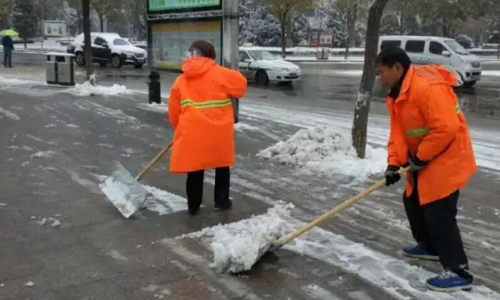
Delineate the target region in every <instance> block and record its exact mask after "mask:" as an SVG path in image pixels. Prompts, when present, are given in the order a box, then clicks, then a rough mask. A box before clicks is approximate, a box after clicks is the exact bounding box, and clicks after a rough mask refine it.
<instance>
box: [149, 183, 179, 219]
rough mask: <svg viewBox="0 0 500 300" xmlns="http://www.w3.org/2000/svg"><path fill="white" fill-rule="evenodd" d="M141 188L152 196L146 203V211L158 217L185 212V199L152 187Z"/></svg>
mask: <svg viewBox="0 0 500 300" xmlns="http://www.w3.org/2000/svg"><path fill="white" fill-rule="evenodd" d="M143 187H144V189H146V191H147V192H148V193H150V194H152V195H153V199H151V198H149V199H148V200H147V201H146V205H145V207H146V209H148V210H150V211H152V212H156V213H158V215H160V216H162V215H168V214H172V213H176V212H179V211H185V210H187V200H186V199H184V198H182V197H180V196H177V195H174V194H171V193H169V192H166V191H163V190H160V189H157V188H155V187H152V186H147V185H143Z"/></svg>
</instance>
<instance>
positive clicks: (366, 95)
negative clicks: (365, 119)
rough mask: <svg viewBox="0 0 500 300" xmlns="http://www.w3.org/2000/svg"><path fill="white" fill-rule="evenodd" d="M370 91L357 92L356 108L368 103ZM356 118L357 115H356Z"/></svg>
mask: <svg viewBox="0 0 500 300" xmlns="http://www.w3.org/2000/svg"><path fill="white" fill-rule="evenodd" d="M370 96H371V95H370V93H364V94H363V93H358V99H357V100H356V108H357V109H361V108H362V107H365V106H366V105H367V103H368V98H370ZM356 118H357V116H356Z"/></svg>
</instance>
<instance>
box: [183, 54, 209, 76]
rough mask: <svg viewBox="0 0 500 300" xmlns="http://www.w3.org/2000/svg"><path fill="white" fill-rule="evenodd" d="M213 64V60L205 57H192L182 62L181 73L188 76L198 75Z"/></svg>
mask: <svg viewBox="0 0 500 300" xmlns="http://www.w3.org/2000/svg"><path fill="white" fill-rule="evenodd" d="M214 65H215V60H213V59H210V58H206V57H193V58H190V59H187V60H185V61H184V62H183V63H182V73H184V75H185V76H186V77H188V78H194V77H200V76H202V75H203V74H205V73H206V72H207V71H208V70H209V69H210V68H211V67H213V66H214Z"/></svg>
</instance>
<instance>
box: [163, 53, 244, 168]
mask: <svg viewBox="0 0 500 300" xmlns="http://www.w3.org/2000/svg"><path fill="white" fill-rule="evenodd" d="M182 71H183V74H182V75H181V76H179V77H178V78H177V79H176V81H175V83H174V85H173V87H172V90H171V92H170V98H169V101H168V116H169V119H170V123H171V124H172V127H173V128H174V130H175V133H174V141H173V147H172V155H171V157H170V171H171V172H174V173H186V172H192V171H198V170H205V169H212V168H218V167H230V166H234V164H235V150H234V149H235V146H234V112H233V105H232V101H231V98H241V97H243V96H244V95H245V93H246V90H247V80H246V79H245V77H243V75H241V73H240V72H239V71H235V70H231V69H227V68H224V67H221V66H219V65H217V64H216V62H215V61H214V60H213V59H209V58H205V57H194V58H191V59H188V60H186V61H185V62H184V63H183V66H182Z"/></svg>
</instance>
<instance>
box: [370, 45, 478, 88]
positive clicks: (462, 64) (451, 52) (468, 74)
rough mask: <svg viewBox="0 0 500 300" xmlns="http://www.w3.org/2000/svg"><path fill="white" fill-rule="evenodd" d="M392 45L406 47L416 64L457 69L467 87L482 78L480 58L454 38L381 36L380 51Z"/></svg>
mask: <svg viewBox="0 0 500 300" xmlns="http://www.w3.org/2000/svg"><path fill="white" fill-rule="evenodd" d="M391 46H397V47H400V48H402V49H404V50H405V51H406V52H407V53H408V56H410V58H411V60H412V62H413V63H415V64H438V65H443V66H445V67H447V68H449V69H451V70H453V71H455V72H456V73H457V74H459V75H460V77H461V78H460V79H461V81H462V82H463V85H464V86H466V87H472V86H473V85H474V84H476V82H477V81H479V80H480V79H481V72H482V69H481V61H480V60H479V58H478V57H477V56H475V55H473V54H470V53H469V52H468V51H467V50H465V49H464V47H462V46H461V45H460V44H459V43H457V41H455V40H454V39H450V38H444V37H431V36H381V37H380V41H379V51H381V50H382V49H383V48H384V47H391Z"/></svg>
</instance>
